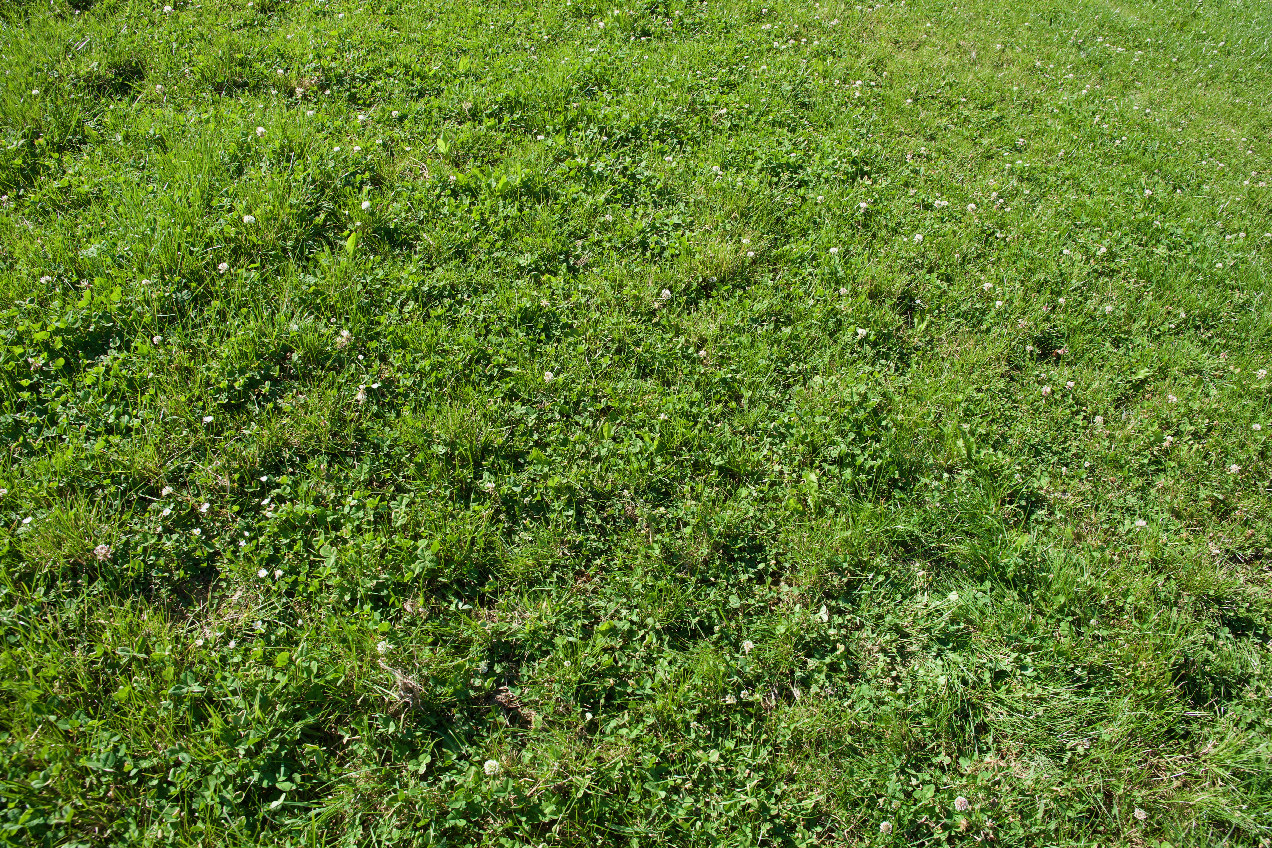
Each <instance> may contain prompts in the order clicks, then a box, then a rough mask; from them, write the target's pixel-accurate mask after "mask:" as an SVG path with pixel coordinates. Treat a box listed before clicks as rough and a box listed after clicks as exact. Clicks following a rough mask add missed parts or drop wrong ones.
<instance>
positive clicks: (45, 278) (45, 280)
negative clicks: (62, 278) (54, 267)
mask: <svg viewBox="0 0 1272 848" xmlns="http://www.w3.org/2000/svg"><path fill="white" fill-rule="evenodd" d="M51 282H53V278H52V277H50V276H49V275H48V274H45V275H44V276H43V277H41V278H40V285H42V286H44V285H48V284H49V283H51Z"/></svg>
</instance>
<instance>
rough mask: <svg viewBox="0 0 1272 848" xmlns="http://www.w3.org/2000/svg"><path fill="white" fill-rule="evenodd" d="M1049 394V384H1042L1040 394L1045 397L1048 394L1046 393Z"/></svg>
mask: <svg viewBox="0 0 1272 848" xmlns="http://www.w3.org/2000/svg"><path fill="white" fill-rule="evenodd" d="M1050 394H1051V387H1050V386H1043V387H1042V396H1043V397H1047V396H1048V395H1050Z"/></svg>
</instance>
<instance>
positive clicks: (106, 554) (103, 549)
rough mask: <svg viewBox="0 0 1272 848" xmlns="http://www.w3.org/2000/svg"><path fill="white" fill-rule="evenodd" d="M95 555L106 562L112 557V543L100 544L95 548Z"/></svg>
mask: <svg viewBox="0 0 1272 848" xmlns="http://www.w3.org/2000/svg"><path fill="white" fill-rule="evenodd" d="M93 556H94V557H96V558H97V561H98V562H105V561H106V560H108V559H110V545H98V546H97V547H95V548H93Z"/></svg>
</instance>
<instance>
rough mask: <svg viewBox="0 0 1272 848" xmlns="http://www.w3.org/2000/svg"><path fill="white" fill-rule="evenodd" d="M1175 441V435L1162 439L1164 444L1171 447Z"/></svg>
mask: <svg viewBox="0 0 1272 848" xmlns="http://www.w3.org/2000/svg"><path fill="white" fill-rule="evenodd" d="M1174 441H1175V437H1174V436H1167V437H1166V438H1164V439H1162V445H1163V446H1165V447H1170V446H1171V444H1172V443H1173V442H1174Z"/></svg>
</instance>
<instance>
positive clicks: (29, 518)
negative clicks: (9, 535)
mask: <svg viewBox="0 0 1272 848" xmlns="http://www.w3.org/2000/svg"><path fill="white" fill-rule="evenodd" d="M22 523H23V524H30V523H31V516H29V515H28V516H27V517H26V518H24V519H22Z"/></svg>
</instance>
